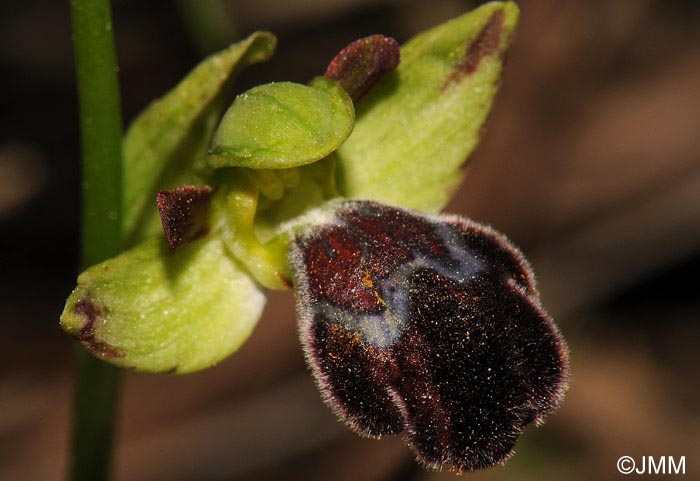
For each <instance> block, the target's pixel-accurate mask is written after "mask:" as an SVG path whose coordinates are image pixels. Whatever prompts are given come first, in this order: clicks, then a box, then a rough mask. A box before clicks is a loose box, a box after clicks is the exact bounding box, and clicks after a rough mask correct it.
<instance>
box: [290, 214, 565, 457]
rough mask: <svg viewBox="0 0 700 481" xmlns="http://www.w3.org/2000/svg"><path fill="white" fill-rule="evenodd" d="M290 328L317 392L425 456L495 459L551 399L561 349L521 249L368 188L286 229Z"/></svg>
mask: <svg viewBox="0 0 700 481" xmlns="http://www.w3.org/2000/svg"><path fill="white" fill-rule="evenodd" d="M292 264H293V270H294V277H295V288H296V296H297V306H298V310H299V318H300V336H301V340H302V344H303V346H304V350H305V354H306V359H307V362H308V363H309V365H310V367H311V369H312V371H313V373H314V375H315V377H316V380H317V383H318V385H319V386H320V388H321V390H322V392H323V395H324V398H325V400H326V402H327V403H328V404H329V405H330V406H331V407H332V408H333V409H334V410H335V411H336V412H337V413H338V416H339V417H340V418H341V419H342V420H343V421H345V422H346V423H347V424H349V425H350V426H351V427H353V428H354V429H356V430H357V431H359V432H361V433H363V434H365V435H370V436H380V435H384V434H394V433H398V432H402V431H403V432H404V433H405V436H406V438H407V442H408V444H409V445H410V446H411V448H412V449H413V450H414V452H415V453H416V455H417V456H418V458H419V460H420V461H422V462H423V463H424V464H426V465H428V466H431V467H450V468H452V469H455V470H460V471H461V470H469V471H470V470H475V469H479V468H483V467H487V466H491V465H493V464H495V463H498V462H501V461H503V460H504V459H506V458H507V457H508V456H509V455H510V454H511V452H512V449H513V446H514V445H515V442H516V440H517V438H518V436H519V435H520V433H521V432H522V430H523V428H524V427H525V426H526V425H528V424H529V423H532V422H540V421H541V420H542V419H543V418H544V417H545V416H546V415H547V414H549V413H550V412H551V411H552V410H554V409H555V408H556V407H557V406H558V404H559V403H560V401H561V399H562V397H563V394H564V389H565V386H566V383H567V379H568V378H567V376H568V374H567V371H568V365H567V354H566V352H567V351H566V347H565V342H564V340H563V339H562V337H561V335H560V334H559V331H558V329H557V327H556V326H555V325H554V323H553V321H552V319H551V318H550V317H549V315H548V314H547V313H546V312H545V311H544V310H543V308H542V307H541V305H540V302H539V298H538V297H537V293H536V287H535V283H534V278H533V275H532V272H531V270H530V267H529V264H528V263H527V261H526V260H525V259H524V258H523V256H522V254H521V253H520V252H519V251H518V250H517V249H516V248H515V247H514V246H513V245H512V244H511V243H510V242H509V241H508V240H507V239H506V238H505V237H504V236H503V235H502V234H499V233H497V232H495V231H494V230H492V229H490V228H489V227H486V226H483V225H480V224H477V223H475V222H472V221H469V220H467V219H463V218H460V217H455V216H429V215H425V214H421V213H417V212H412V211H408V210H404V209H398V208H395V207H389V206H386V205H382V204H378V203H375V202H369V201H348V202H343V203H341V204H340V206H339V208H338V209H337V210H336V212H335V214H334V216H333V219H332V220H331V221H329V222H327V223H324V224H322V225H320V226H317V227H316V228H315V229H314V230H310V231H308V232H306V233H304V234H302V235H300V236H299V237H298V238H297V239H295V241H294V242H293V243H292Z"/></svg>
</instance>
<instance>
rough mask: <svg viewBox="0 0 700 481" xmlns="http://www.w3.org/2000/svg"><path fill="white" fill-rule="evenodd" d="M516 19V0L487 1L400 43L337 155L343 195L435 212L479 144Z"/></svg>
mask: <svg viewBox="0 0 700 481" xmlns="http://www.w3.org/2000/svg"><path fill="white" fill-rule="evenodd" d="M517 20H518V7H517V6H516V5H515V4H514V3H511V2H505V3H502V2H494V3H489V4H486V5H484V6H482V7H480V8H478V9H476V10H474V11H472V12H470V13H467V14H466V15H463V16H461V17H459V18H457V19H454V20H452V21H450V22H447V23H445V24H442V25H439V26H437V27H435V28H433V29H431V30H428V31H426V32H424V33H421V34H420V35H418V36H417V37H415V38H413V39H412V40H411V41H409V42H408V43H407V44H406V45H405V46H403V47H402V49H401V63H400V65H399V67H398V68H397V69H396V70H395V71H394V72H392V73H390V74H388V75H387V76H386V77H384V78H383V79H382V80H381V81H380V82H379V83H378V84H377V85H376V86H375V87H374V89H373V90H372V91H371V92H370V93H369V94H368V95H367V96H366V97H364V98H363V99H362V100H361V101H360V102H359V103H358V105H357V106H356V107H357V121H356V124H355V128H354V131H353V133H352V135H351V136H350V138H349V139H348V140H347V141H346V142H345V143H344V144H343V145H342V146H341V147H340V148H339V149H338V151H337V152H336V155H337V156H338V159H339V162H338V180H339V189H340V192H341V194H342V195H344V196H346V197H350V198H367V199H376V200H380V201H384V202H388V203H392V204H397V205H402V206H405V207H410V208H414V209H418V210H423V211H438V210H440V209H441V208H442V207H443V206H444V205H445V204H446V203H447V201H448V200H449V199H450V197H451V194H452V193H453V191H454V190H455V189H456V187H457V186H458V184H459V182H460V180H461V177H462V176H461V173H460V167H461V166H462V164H463V163H464V162H465V160H466V159H467V157H468V156H469V154H470V153H471V152H472V150H474V148H475V147H476V145H477V143H478V141H479V137H480V131H481V128H482V125H483V123H484V121H485V120H486V117H487V115H488V112H489V110H490V108H491V102H492V101H493V97H494V95H495V93H496V90H497V88H498V82H499V78H500V75H501V69H502V64H503V60H502V57H503V54H504V52H505V51H506V49H507V48H508V46H509V44H510V40H511V37H512V35H513V31H514V29H515V26H516V23H517Z"/></svg>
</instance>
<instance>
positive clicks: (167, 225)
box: [157, 185, 214, 252]
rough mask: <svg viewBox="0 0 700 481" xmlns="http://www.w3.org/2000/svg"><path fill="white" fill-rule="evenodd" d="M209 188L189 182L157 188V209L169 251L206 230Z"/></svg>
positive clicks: (201, 234)
mask: <svg viewBox="0 0 700 481" xmlns="http://www.w3.org/2000/svg"><path fill="white" fill-rule="evenodd" d="M213 192H214V190H213V189H212V188H211V187H209V186H204V187H195V186H192V185H183V186H181V187H177V188H176V189H173V190H161V191H160V192H158V199H157V200H158V211H159V212H160V220H161V222H162V223H163V231H164V232H165V238H166V240H167V241H168V244H169V245H170V251H171V252H174V251H175V249H177V248H178V247H179V246H181V245H182V244H186V243H187V242H191V241H193V240H195V239H198V238H200V237H202V236H203V235H205V234H206V233H207V230H208V226H207V212H208V210H209V200H210V198H211V195H212V193H213Z"/></svg>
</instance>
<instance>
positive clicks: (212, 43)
mask: <svg viewBox="0 0 700 481" xmlns="http://www.w3.org/2000/svg"><path fill="white" fill-rule="evenodd" d="M113 3H114V21H115V32H116V40H117V47H118V56H119V60H120V65H121V71H120V76H121V81H122V92H123V102H124V117H125V121H127V122H128V121H129V120H130V119H132V118H133V117H134V115H136V114H137V113H138V112H139V111H140V110H141V109H142V108H143V107H144V106H145V105H146V104H147V103H148V101H149V100H151V99H153V98H155V97H157V96H159V95H161V94H162V93H163V92H165V91H166V90H167V89H168V88H170V87H171V86H172V85H174V83H175V82H176V81H177V80H178V79H179V78H181V77H182V76H183V75H184V74H185V73H186V72H187V71H188V70H189V69H190V68H191V67H192V66H193V65H195V64H196V63H197V61H198V60H199V59H201V58H202V56H203V55H204V54H205V53H207V52H208V51H211V50H212V49H216V48H219V47H221V46H223V45H224V44H226V43H228V42H230V41H233V40H235V39H237V38H240V37H242V36H244V35H246V34H248V33H249V32H251V31H253V30H255V29H260V28H266V29H270V30H273V31H274V32H276V33H277V34H278V35H279V40H280V43H279V49H278V53H277V54H276V56H275V57H274V58H273V60H272V61H271V62H269V63H268V64H264V65H260V66H255V67H253V68H250V69H248V70H246V71H244V72H243V74H242V75H241V76H240V78H239V81H238V83H237V90H238V91H242V90H245V89H247V88H249V87H250V86H252V85H255V84H257V83H262V82H268V81H271V80H294V81H300V82H304V81H307V80H308V79H309V78H311V77H312V76H314V75H315V74H317V73H319V72H321V71H322V69H323V68H324V67H325V64H326V63H327V61H328V60H329V59H330V58H332V57H333V55H334V53H335V52H337V51H338V50H339V49H340V48H341V47H343V46H344V45H345V44H347V43H348V42H349V41H351V40H353V39H355V38H357V37H360V36H364V35H368V34H371V33H378V32H381V33H385V34H388V35H392V36H394V37H396V38H397V39H398V40H399V41H405V40H406V39H408V38H409V37H410V36H411V35H412V34H414V33H415V32H417V31H419V30H421V29H424V28H427V27H429V26H431V25H434V24H436V23H439V22H441V21H444V20H446V19H448V18H451V17H454V16H457V15H459V14H460V13H462V12H464V11H466V10H469V9H471V8H473V7H474V6H475V5H477V4H478V3H479V2H470V1H459V0H434V1H418V0H335V1H331V0H306V1H300V2H285V1H275V0H237V1H234V0H231V1H224V2H220V3H216V2H212V1H211V0H201V1H197V0H183V1H179V2H173V1H162V0H158V1H155V0H154V1H148V2H144V1H137V0H115V1H114V2H113ZM519 3H520V6H521V8H522V23H521V27H520V30H519V33H518V36H517V38H516V41H515V44H514V47H513V49H512V50H511V52H510V55H509V57H508V64H507V70H506V73H505V77H504V79H503V84H502V91H501V94H500V95H499V97H498V99H497V102H496V106H495V109H494V111H493V114H492V116H491V119H490V122H489V124H488V129H487V132H486V135H485V137H484V139H483V142H482V144H481V146H480V147H479V149H478V151H477V152H476V154H475V155H474V156H473V158H472V161H471V164H470V167H469V173H468V175H467V177H466V180H465V182H464V184H463V186H462V189H461V190H460V192H459V194H458V195H457V196H456V197H455V199H454V200H453V202H452V203H451V204H450V206H449V208H448V210H449V211H450V212H457V213H461V214H465V215H468V216H470V217H472V218H474V219H476V220H479V221H483V222H488V223H490V224H492V225H494V226H495V227H497V228H498V229H500V230H502V231H504V232H506V233H507V234H508V235H509V236H510V237H511V238H513V239H514V240H515V241H516V242H517V243H518V244H520V245H521V246H522V248H523V250H524V251H525V252H526V253H527V254H528V256H529V257H530V258H531V260H532V262H533V264H534V266H535V270H536V272H537V274H538V278H539V281H540V284H541V291H542V297H543V303H544V304H545V306H547V307H548V308H549V309H550V311H551V312H552V314H553V315H554V317H555V318H556V319H557V321H558V323H559V325H560V326H561V329H562V330H563V332H564V334H565V336H566V337H567V339H568V341H569V343H570V347H571V352H572V354H571V363H572V371H573V378H572V384H571V389H570V391H569V393H568V395H567V398H566V400H565V402H564V404H563V406H562V408H561V409H560V410H559V411H558V412H557V413H556V414H554V415H553V416H552V417H551V418H550V419H549V421H548V422H547V423H546V424H545V425H544V426H542V427H540V428H534V427H531V428H529V429H527V430H526V432H525V434H524V436H523V437H522V439H521V441H520V443H519V445H518V448H517V453H516V455H515V456H514V457H513V458H512V459H511V460H510V461H509V462H508V463H507V464H506V466H505V467H496V468H492V469H489V470H486V471H483V472H480V473H477V474H475V475H468V476H469V477H470V478H472V477H473V478H474V479H482V480H515V479H518V480H529V479H532V480H535V479H537V480H539V479H561V480H592V479H596V480H607V479H616V478H619V477H622V476H621V475H619V474H618V472H617V469H616V467H615V463H616V461H617V459H618V458H619V457H620V456H622V455H630V456H633V457H634V458H636V459H639V457H640V456H642V455H653V456H662V455H667V456H668V455H672V456H674V457H676V458H678V457H679V456H683V455H684V456H686V473H687V474H686V476H685V477H684V478H683V479H700V442H699V440H700V409H699V408H700V390H699V388H698V380H699V379H700V376H699V373H700V367H699V365H700V364H699V362H698V361H699V359H698V357H699V356H698V342H699V341H700V328H699V327H698V322H699V321H700V295H699V294H698V292H699V288H698V285H699V284H698V279H699V275H698V272H699V270H700V2H697V1H694V0H687V1H680V0H677V1H676V0H673V1H668V0H616V1H607V2H594V1H583V0H580V1H570V2H561V1H556V0H537V1H535V0H533V1H522V2H519ZM0 86H2V89H1V92H2V95H1V96H0V104H1V105H2V108H1V112H2V117H1V118H0V273H1V274H2V275H1V276H0V306H1V307H0V316H1V317H0V320H1V321H0V322H1V323H2V324H1V326H2V333H3V334H2V336H0V352H2V357H1V359H2V363H0V479H2V480H11V481H25V480H27V481H29V480H48V481H52V480H59V479H62V478H63V477H64V474H65V472H66V467H67V457H66V456H67V445H68V432H69V408H70V398H71V387H72V384H73V374H72V368H73V360H72V350H71V346H72V344H71V341H70V340H69V339H68V338H67V337H66V336H64V335H63V334H62V332H61V331H60V329H59V327H58V324H57V323H58V315H59V313H60V311H61V308H62V305H63V301H64V299H65V297H66V296H67V294H68V293H69V291H70V289H71V288H72V287H73V285H74V282H75V276H76V267H77V265H78V261H77V253H78V250H77V249H78V244H77V242H78V225H79V218H78V211H79V204H78V202H79V193H78V186H79V172H78V165H79V164H78V150H79V146H78V145H79V144H78V130H77V128H78V127H77V126H78V122H77V113H76V96H75V86H74V73H73V61H72V51H71V42H70V21H69V16H68V2H67V1H56V0H34V1H32V2H10V1H0ZM117 442H118V444H117V450H116V460H115V472H116V476H115V479H116V480H118V481H127V480H129V481H147V480H149V481H150V480H155V481H160V480H163V481H165V480H185V481H189V480H193V481H194V480H203V481H223V480H284V481H287V480H288V481H292V480H334V481H335V480H338V481H342V480H377V481H380V480H387V481H390V480H398V479H408V478H411V479H420V480H443V479H453V478H454V476H455V475H454V474H452V473H449V472H443V473H434V472H423V471H413V472H411V470H410V469H407V468H406V466H407V461H408V460H410V457H409V453H408V450H407V449H406V448H405V447H404V446H403V444H402V443H401V441H400V439H398V438H392V437H388V438H385V439H382V440H381V441H373V440H367V439H361V438H359V437H357V436H355V435H354V434H352V433H350V432H349V431H347V430H346V429H345V428H344V427H343V426H342V425H341V424H340V423H338V422H336V420H335V419H334V417H333V415H332V414H331V413H330V412H329V410H328V409H327V408H326V407H325V406H324V405H323V404H322V402H321V400H320V397H319V395H318V393H317V391H316V389H315V387H314V385H313V382H312V380H311V377H310V375H309V374H308V373H307V372H306V370H305V367H304V363H303V359H302V354H301V351H300V348H299V345H298V343H297V339H296V326H295V319H294V312H293V302H292V297H291V294H289V293H275V294H272V295H271V296H270V302H269V304H268V307H267V311H266V315H265V317H264V319H263V320H262V321H261V322H260V324H259V325H258V327H257V328H256V330H255V333H254V334H253V336H252V338H251V339H250V340H249V341H248V343H246V344H245V346H244V347H243V348H242V349H241V350H240V351H239V352H238V353H236V354H235V355H234V356H232V357H231V358H229V359H228V360H227V361H225V362H223V363H222V364H221V365H219V366H217V367H216V368H213V369H210V370H207V371H205V372H202V373H199V374H194V375H189V376H184V377H167V376H152V375H143V374H136V373H132V372H129V373H126V375H125V379H124V386H123V398H122V405H121V410H120V417H119V433H118V440H117ZM465 476H467V475H465ZM632 477H637V476H636V475H632ZM643 477H644V479H653V476H643Z"/></svg>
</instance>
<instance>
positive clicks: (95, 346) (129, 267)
mask: <svg viewBox="0 0 700 481" xmlns="http://www.w3.org/2000/svg"><path fill="white" fill-rule="evenodd" d="M264 304H265V296H264V294H263V293H262V292H261V291H260V289H259V287H258V286H257V285H256V284H255V282H254V281H253V280H252V279H251V278H250V277H249V276H248V275H247V274H246V273H244V272H242V271H241V269H240V268H239V267H238V265H237V264H236V263H235V262H233V261H232V260H230V258H229V257H228V256H227V255H226V253H225V248H224V246H223V244H222V242H221V241H220V240H218V239H217V238H216V237H214V236H208V237H207V238H205V239H201V240H198V241H195V242H192V243H190V244H187V245H184V246H182V247H180V248H179V249H178V250H177V251H176V252H175V253H173V254H171V253H170V252H169V251H168V246H167V245H166V244H165V242H164V241H163V240H162V239H160V240H155V239H154V240H149V241H146V242H144V243H142V244H140V245H139V246H137V247H135V248H133V249H131V250H129V251H127V252H125V253H123V254H121V255H120V256H118V257H115V258H113V259H110V260H108V261H106V262H103V263H101V264H97V265H95V266H93V267H91V268H90V269H88V270H87V271H85V272H83V273H82V274H81V275H80V277H78V287H77V288H76V289H75V290H74V291H73V293H72V294H71V295H70V297H69V298H68V301H67V303H66V307H65V309H64V311H63V314H62V315H61V325H62V326H63V328H64V329H65V330H66V331H67V332H68V333H69V334H71V335H72V336H74V337H76V338H77V339H78V340H80V341H81V343H82V344H83V345H84V346H85V347H86V348H87V349H88V350H90V351H91V352H92V353H93V354H95V355H97V356H98V357H100V358H102V359H104V360H106V361H108V362H111V363H113V364H116V365H118V366H121V367H128V368H133V369H136V370H138V371H147V372H171V373H175V372H177V373H187V372H192V371H196V370H199V369H203V368H206V367H208V366H211V365H213V364H215V363H217V362H219V361H221V360H222V359H224V358H225V357H227V356H228V355H230V354H231V353H233V352H234V351H235V350H236V349H237V348H238V347H239V346H240V345H241V343H242V342H243V341H244V340H245V339H247V338H248V336H249V335H250V333H251V331H252V329H253V327H254V326H255V324H256V322H257V321H258V319H259V317H260V315H261V313H262V309H263V306H264Z"/></svg>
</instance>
